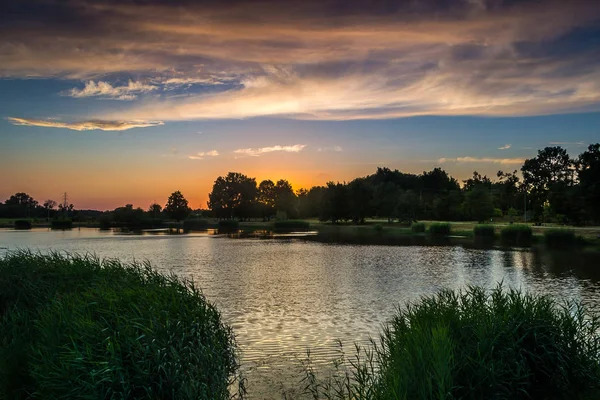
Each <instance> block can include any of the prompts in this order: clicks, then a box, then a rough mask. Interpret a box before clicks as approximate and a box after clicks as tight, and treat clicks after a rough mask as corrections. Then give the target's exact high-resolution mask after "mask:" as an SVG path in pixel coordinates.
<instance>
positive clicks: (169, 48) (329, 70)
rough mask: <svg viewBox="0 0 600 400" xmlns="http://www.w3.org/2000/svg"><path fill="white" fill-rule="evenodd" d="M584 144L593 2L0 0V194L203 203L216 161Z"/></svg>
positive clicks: (336, 176)
mask: <svg viewBox="0 0 600 400" xmlns="http://www.w3.org/2000/svg"><path fill="white" fill-rule="evenodd" d="M598 141H600V2H598V1H593V0H583V1H577V0H568V1H567V0H561V1H540V0H456V1H453V0H424V1H418V0H410V1H385V0H380V1H370V2H367V1H360V2H359V1H350V0H345V1H328V0H320V1H313V0H305V1H264V2H260V1H241V0H240V1H151V0H150V1H116V0H114V1H109V0H103V1H82V0H73V1H58V0H39V1H6V2H2V5H0V171H1V173H0V201H4V200H5V199H6V198H8V197H9V196H10V195H11V194H13V193H15V192H17V191H25V192H27V193H29V194H30V195H32V196H33V197H34V198H36V199H37V200H38V201H43V200H45V199H47V198H51V199H55V200H58V199H59V198H60V195H61V193H62V192H68V194H69V198H70V199H71V201H72V202H73V203H74V204H75V206H76V208H97V209H102V210H104V209H113V208H115V207H117V206H121V205H124V204H125V203H133V204H134V205H135V206H136V207H137V206H140V207H143V208H147V207H148V205H149V204H150V203H151V202H153V201H154V200H156V201H158V202H159V203H161V204H164V203H165V202H166V198H167V196H168V195H169V194H170V193H171V192H173V191H174V190H181V191H182V192H183V194H184V195H185V196H186V197H187V198H188V199H189V200H190V206H191V207H193V208H199V207H202V208H206V200H207V194H208V192H209V191H210V188H211V186H212V183H213V181H214V180H215V178H216V177H217V176H219V175H224V174H226V173H227V172H228V171H236V172H242V173H244V174H247V175H250V176H252V177H256V178H257V180H258V181H260V180H262V179H273V180H276V179H279V178H286V179H288V180H289V181H290V182H291V183H292V184H293V185H294V188H296V189H297V188H300V187H310V186H312V185H319V184H325V183H326V182H327V181H329V180H334V181H338V180H339V181H343V180H349V179H352V178H354V177H357V176H364V175H367V174H370V173H373V172H374V171H375V170H376V168H377V166H387V167H390V168H397V169H400V170H402V171H405V172H412V173H421V172H423V171H425V170H431V169H432V168H434V167H436V166H440V167H442V168H444V169H445V170H446V171H448V172H449V173H450V174H451V175H453V176H455V177H456V178H458V179H466V178H467V177H468V176H470V175H471V173H472V172H473V171H474V170H477V171H479V172H480V173H484V174H488V175H494V176H495V173H496V171H498V170H499V169H502V170H505V171H512V170H514V169H519V168H520V166H521V164H522V162H523V160H524V159H526V158H530V157H533V156H535V154H536V151H537V149H540V148H543V147H545V146H550V145H561V146H563V147H565V148H566V149H567V150H568V151H569V153H570V154H571V155H572V156H577V155H578V154H579V153H581V152H582V151H584V150H585V147H586V146H587V145H588V144H589V143H592V142H598Z"/></svg>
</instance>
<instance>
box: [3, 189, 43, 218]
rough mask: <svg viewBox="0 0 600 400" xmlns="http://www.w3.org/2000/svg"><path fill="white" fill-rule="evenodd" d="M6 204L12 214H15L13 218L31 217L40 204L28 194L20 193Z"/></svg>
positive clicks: (11, 197)
mask: <svg viewBox="0 0 600 400" xmlns="http://www.w3.org/2000/svg"><path fill="white" fill-rule="evenodd" d="M4 204H5V205H6V206H8V208H9V209H10V210H12V211H10V213H11V214H13V216H18V217H29V216H31V212H32V211H35V208H36V207H37V205H38V202H37V201H36V200H34V199H33V197H31V196H30V195H28V194H27V193H23V192H19V193H15V194H13V195H12V196H10V198H8V200H6V201H5V202H4Z"/></svg>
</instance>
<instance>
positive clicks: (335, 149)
mask: <svg viewBox="0 0 600 400" xmlns="http://www.w3.org/2000/svg"><path fill="white" fill-rule="evenodd" d="M317 151H318V152H319V153H321V152H335V153H341V152H342V151H344V149H343V148H342V147H341V146H333V147H319V148H318V149H317Z"/></svg>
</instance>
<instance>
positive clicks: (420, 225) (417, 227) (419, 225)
mask: <svg viewBox="0 0 600 400" xmlns="http://www.w3.org/2000/svg"><path fill="white" fill-rule="evenodd" d="M410 230H411V231H412V233H425V223H424V222H415V223H413V224H412V225H411V226H410Z"/></svg>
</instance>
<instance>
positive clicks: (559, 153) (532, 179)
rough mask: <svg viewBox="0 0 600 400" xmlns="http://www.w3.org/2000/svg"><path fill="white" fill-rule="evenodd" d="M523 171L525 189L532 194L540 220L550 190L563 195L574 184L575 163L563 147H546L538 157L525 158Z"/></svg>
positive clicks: (534, 210) (535, 216) (533, 206)
mask: <svg viewBox="0 0 600 400" xmlns="http://www.w3.org/2000/svg"><path fill="white" fill-rule="evenodd" d="M521 172H522V174H523V182H524V184H525V189H526V190H527V191H528V192H529V195H530V199H531V204H532V208H533V212H534V218H535V219H536V220H539V219H540V218H541V217H542V215H543V209H544V204H545V203H546V202H548V201H549V194H550V192H552V191H553V192H554V194H555V195H559V196H562V194H563V193H564V191H565V190H566V189H567V188H568V187H570V186H571V185H572V184H573V178H574V172H575V164H574V161H573V160H572V159H571V158H570V157H569V154H567V151H566V150H565V149H563V148H562V147H560V146H555V147H546V148H545V149H543V150H539V151H538V155H537V156H536V157H534V158H530V159H528V160H525V163H524V164H523V166H522V167H521ZM550 206H551V207H552V206H555V205H553V204H550Z"/></svg>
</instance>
